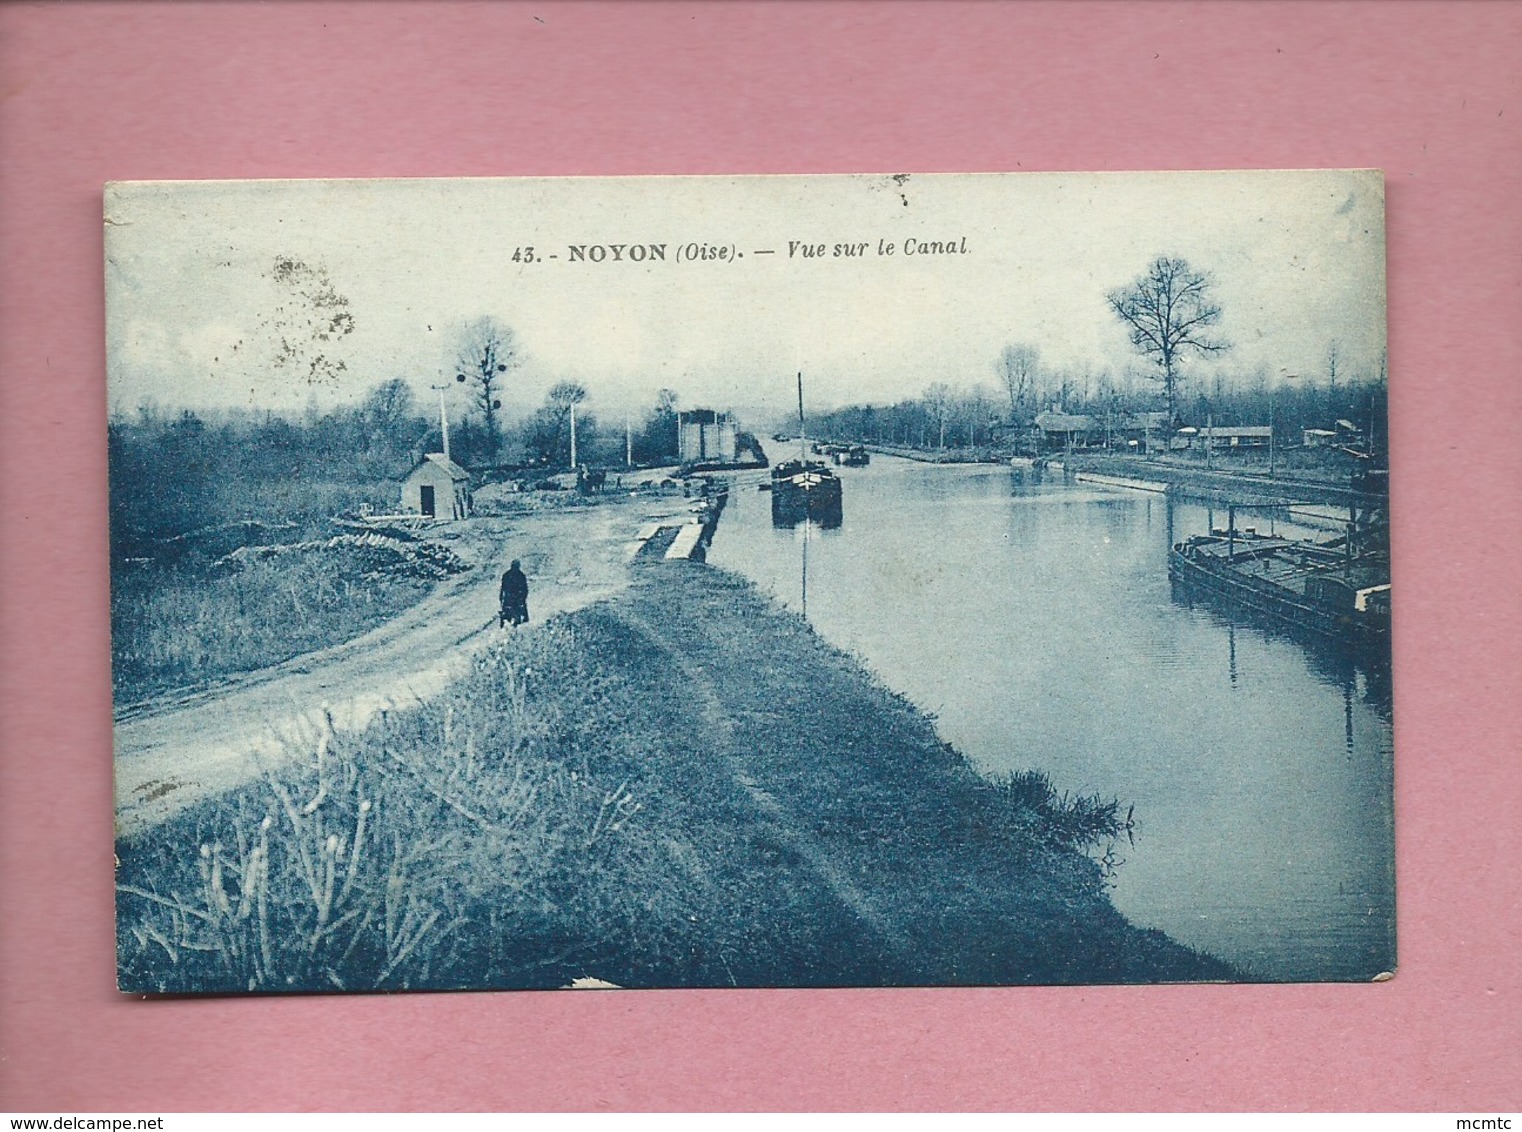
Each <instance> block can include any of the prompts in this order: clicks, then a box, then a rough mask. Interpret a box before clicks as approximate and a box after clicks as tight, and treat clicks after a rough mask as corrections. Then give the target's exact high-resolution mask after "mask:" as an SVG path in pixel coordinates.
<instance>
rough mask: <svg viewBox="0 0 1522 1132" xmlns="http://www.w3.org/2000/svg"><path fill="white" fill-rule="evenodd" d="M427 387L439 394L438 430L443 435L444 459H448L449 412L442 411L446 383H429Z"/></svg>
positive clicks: (446, 387)
mask: <svg viewBox="0 0 1522 1132" xmlns="http://www.w3.org/2000/svg"><path fill="white" fill-rule="evenodd" d="M428 388H429V389H432V390H435V391H436V392H437V393H438V395H439V432H441V433H442V434H443V436H444V459H446V460H447V459H449V414H448V413H446V412H445V411H444V390H446V389H448V388H449V386H447V385H430V386H429V387H428Z"/></svg>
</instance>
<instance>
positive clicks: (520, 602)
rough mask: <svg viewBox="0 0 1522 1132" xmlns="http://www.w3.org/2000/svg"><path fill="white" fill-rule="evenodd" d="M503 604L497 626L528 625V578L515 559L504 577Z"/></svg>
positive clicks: (501, 594) (501, 595) (501, 596)
mask: <svg viewBox="0 0 1522 1132" xmlns="http://www.w3.org/2000/svg"><path fill="white" fill-rule="evenodd" d="M499 596H500V598H501V602H502V609H501V612H499V613H498V615H497V626H498V627H499V628H500V627H501V626H503V625H507V624H513V625H525V624H527V623H528V578H527V577H525V576H524V573H523V569H522V567H520V566H519V565H518V560H517V559H516V558H514V559H513V563H512V565H511V566H509V567H508V568H507V573H505V574H503V575H502V590H501V593H500V595H499Z"/></svg>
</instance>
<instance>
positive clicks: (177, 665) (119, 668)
mask: <svg viewBox="0 0 1522 1132" xmlns="http://www.w3.org/2000/svg"><path fill="white" fill-rule="evenodd" d="M354 560H355V555H354V553H353V552H352V551H351V550H349V549H347V548H335V550H334V551H333V552H331V553H311V554H301V555H285V556H281V557H280V558H279V559H271V560H268V561H260V560H259V559H257V558H253V559H251V560H249V561H248V562H247V563H246V564H245V565H244V567H243V568H242V569H241V570H237V571H236V572H220V573H213V572H211V571H210V569H209V564H208V563H205V562H204V560H201V559H193V560H185V561H181V562H178V563H174V564H172V565H162V564H158V563H152V562H148V563H141V564H128V565H122V566H119V567H118V569H117V570H116V571H115V576H114V577H113V579H112V587H111V667H112V677H113V684H114V690H115V695H116V702H117V704H118V705H121V704H128V703H133V702H135V701H137V700H140V699H142V698H144V697H145V696H149V695H152V694H153V693H154V692H157V691H162V690H164V689H168V688H179V687H185V686H193V685H196V684H200V683H203V682H205V681H208V680H213V679H216V678H218V677H222V676H226V675H229V674H231V673H236V672H245V671H250V670H252V669H256V668H263V667H265V666H267V665H271V664H278V663H279V662H281V661H283V660H288V659H289V658H291V657H293V656H298V655H300V654H301V653H304V652H309V651H311V650H313V649H318V648H323V647H326V646H328V645H331V644H336V643H338V642H340V641H344V640H349V639H351V638H353V637H356V636H358V635H359V634H361V633H363V632H365V631H366V630H368V629H370V628H373V627H374V626H376V625H378V624H380V623H381V622H383V621H385V620H386V619H388V618H390V617H393V616H395V615H396V614H397V613H399V612H401V611H402V610H404V609H406V608H408V607H409V606H411V605H413V604H415V603H416V602H417V601H418V600H419V599H420V598H422V597H423V596H424V595H425V594H426V593H427V592H428V591H429V589H430V588H431V584H430V582H429V581H428V580H427V579H425V578H419V577H414V576H410V575H407V574H384V573H371V574H369V575H368V576H366V574H365V573H364V572H362V571H361V570H359V569H356V568H355V561H354Z"/></svg>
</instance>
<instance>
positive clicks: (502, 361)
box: [455, 315, 519, 463]
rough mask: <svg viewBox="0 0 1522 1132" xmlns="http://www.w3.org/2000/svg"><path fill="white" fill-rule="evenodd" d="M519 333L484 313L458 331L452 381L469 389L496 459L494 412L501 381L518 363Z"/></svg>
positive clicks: (498, 407) (488, 448) (499, 405)
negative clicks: (457, 353)
mask: <svg viewBox="0 0 1522 1132" xmlns="http://www.w3.org/2000/svg"><path fill="white" fill-rule="evenodd" d="M518 361H519V358H518V336H517V335H516V334H515V333H513V328H512V327H510V326H508V325H506V324H505V323H503V322H501V321H499V320H498V319H495V318H493V317H491V316H490V315H485V316H483V317H481V318H478V319H475V320H473V321H471V322H468V323H466V324H465V326H464V328H463V329H462V330H461V331H460V352H459V356H458V358H457V359H456V362H455V365H456V367H457V370H456V373H455V380H456V381H459V382H462V383H464V384H465V385H466V386H467V387H468V388H469V390H470V400H471V404H472V405H474V406H475V407H476V408H478V409H480V410H481V415H482V417H484V418H485V420H486V451H487V453H488V455H489V457H490V459H491V461H492V462H493V463H495V462H496V459H497V441H498V436H497V431H498V430H497V413H498V412H500V411H501V409H502V398H501V396H500V394H501V392H502V384H503V382H504V381H505V380H506V377H507V374H508V373H509V372H510V371H511V370H512V369H513V367H515V366H516V365H517V364H518Z"/></svg>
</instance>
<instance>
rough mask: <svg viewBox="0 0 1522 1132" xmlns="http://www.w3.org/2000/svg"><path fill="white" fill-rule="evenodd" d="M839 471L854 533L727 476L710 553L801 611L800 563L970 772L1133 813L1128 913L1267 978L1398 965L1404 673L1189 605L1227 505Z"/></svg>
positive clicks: (1040, 483) (899, 465) (1013, 482)
mask: <svg viewBox="0 0 1522 1132" xmlns="http://www.w3.org/2000/svg"><path fill="white" fill-rule="evenodd" d="M840 474H841V478H842V480H843V482H844V506H843V512H844V515H843V520H844V521H843V522H842V523H841V525H840V526H839V528H838V529H834V530H821V529H819V528H817V527H816V528H813V529H811V530H809V531H808V532H807V537H805V530H804V528H802V527H798V528H794V529H791V530H788V529H776V528H774V527H773V525H772V522H771V511H770V506H769V497H768V495H767V494H766V493H764V492H760V491H758V490H756V486H755V483H756V481H754V480H748V481H747V480H740V481H737V482H736V484H735V490H734V491H733V492H732V493H731V498H730V503H729V506H728V508H727V509H726V511H725V513H724V518H723V521H722V522H721V523H720V524H719V527H718V531H717V533H716V535H715V538H714V541H713V545H712V548H711V549H710V552H709V555H708V559H709V561H710V562H712V563H714V564H715V565H718V566H723V567H726V568H728V569H731V570H734V571H736V572H738V573H741V574H743V575H745V576H747V577H749V578H750V579H752V580H753V581H755V582H756V583H757V584H759V585H760V586H761V587H762V588H763V589H764V590H767V591H768V592H770V593H771V594H773V595H774V596H775V597H776V598H777V599H779V600H780V601H782V602H784V603H785V604H787V605H789V606H791V607H793V608H795V609H801V608H802V607H803V605H804V601H805V585H804V581H805V579H804V569H803V567H804V563H805V560H806V562H807V572H806V600H807V614H808V617H809V619H810V621H811V622H812V623H813V624H814V625H815V627H816V629H817V630H818V631H819V632H820V633H821V634H822V635H823V636H824V637H825V638H826V639H827V640H829V641H831V642H832V643H834V644H835V645H837V646H839V647H841V648H843V649H847V650H849V651H851V652H853V653H855V654H856V655H858V656H859V657H860V658H861V659H862V660H863V661H864V662H865V663H866V664H867V666H868V667H869V668H871V669H872V670H873V671H874V672H875V673H876V674H877V675H878V676H879V677H880V678H881V679H882V681H883V682H884V683H885V684H887V685H888V686H889V687H891V688H893V689H895V690H896V691H898V692H901V693H902V694H904V695H906V696H907V697H908V698H909V699H910V700H912V701H913V702H914V703H915V704H917V705H919V706H920V707H921V708H923V709H924V710H926V711H928V712H931V713H933V714H934V716H935V717H936V721H937V723H936V726H937V728H938V729H939V731H940V733H941V736H942V738H944V739H946V740H947V741H948V742H950V743H952V744H954V745H955V746H956V747H957V748H958V749H960V750H961V751H963V752H964V753H965V754H966V755H967V756H968V757H969V758H970V759H971V760H972V761H973V762H974V764H975V765H976V766H977V767H978V768H979V770H980V771H982V772H984V773H986V774H988V775H989V776H999V775H1001V774H1006V773H1008V772H1011V771H1017V770H1023V769H1028V768H1039V769H1042V770H1045V771H1046V772H1048V773H1049V774H1050V776H1051V778H1052V781H1053V782H1054V783H1055V784H1056V785H1057V787H1058V789H1059V790H1066V791H1070V792H1072V793H1075V794H1091V793H1098V794H1101V795H1103V796H1105V797H1106V798H1109V797H1115V798H1119V799H1120V801H1121V803H1122V806H1123V807H1124V806H1127V805H1132V804H1134V806H1135V820H1136V829H1135V835H1134V836H1135V843H1134V844H1131V843H1129V842H1128V841H1127V840H1126V839H1124V838H1122V840H1121V842H1120V844H1119V845H1117V846H1116V847H1115V853H1116V855H1117V856H1118V857H1119V858H1121V859H1122V861H1123V863H1122V864H1120V865H1119V867H1118V868H1117V869H1116V870H1115V873H1114V876H1113V886H1114V887H1113V892H1112V895H1113V898H1114V901H1115V903H1116V905H1117V907H1119V908H1120V910H1121V911H1122V912H1123V913H1125V915H1126V916H1127V917H1128V918H1129V919H1131V920H1132V922H1134V923H1137V924H1140V925H1143V926H1146V927H1156V928H1160V929H1162V930H1163V931H1165V932H1167V933H1168V934H1169V935H1171V936H1173V937H1174V938H1175V939H1178V940H1180V941H1182V942H1184V943H1187V944H1189V945H1191V946H1194V947H1198V948H1200V949H1203V950H1205V951H1208V952H1211V953H1212V954H1215V955H1218V956H1220V957H1222V958H1224V959H1226V960H1228V961H1229V962H1231V963H1233V964H1235V965H1236V966H1237V967H1238V968H1239V969H1240V970H1241V971H1242V972H1243V973H1244V974H1245V975H1246V976H1247V977H1249V978H1253V979H1262V980H1346V979H1367V978H1371V977H1373V976H1374V975H1375V974H1377V973H1379V972H1380V971H1383V970H1386V969H1392V968H1393V963H1394V877H1393V822H1392V815H1391V786H1392V772H1391V766H1392V761H1391V759H1392V743H1391V715H1390V701H1389V695H1390V692H1389V682H1388V676H1387V675H1381V673H1380V672H1379V671H1378V670H1375V671H1369V670H1365V669H1364V668H1363V667H1360V665H1358V664H1356V663H1354V662H1353V661H1352V660H1350V659H1346V658H1340V657H1337V656H1335V655H1328V654H1326V653H1324V652H1322V651H1319V650H1316V649H1313V648H1308V647H1306V646H1305V645H1303V644H1301V643H1299V642H1298V641H1296V640H1293V639H1289V638H1287V637H1285V636H1282V635H1279V634H1277V633H1275V632H1273V631H1270V630H1265V629H1264V628H1261V627H1258V626H1256V625H1254V624H1251V623H1248V622H1246V621H1244V620H1235V619H1233V617H1231V616H1229V615H1227V614H1224V613H1222V612H1219V611H1217V610H1214V609H1211V608H1207V607H1205V606H1203V605H1194V606H1191V605H1189V604H1187V603H1185V602H1184V601H1183V600H1182V599H1175V597H1174V596H1173V594H1172V592H1171V588H1170V584H1169V581H1168V568H1167V553H1168V548H1169V546H1170V544H1171V543H1172V542H1177V541H1180V540H1182V539H1183V538H1185V537H1187V536H1188V535H1190V534H1196V533H1202V532H1204V531H1205V530H1206V529H1208V526H1209V524H1210V523H1211V522H1212V520H1213V521H1214V522H1215V524H1216V525H1218V526H1222V525H1224V524H1225V518H1224V515H1223V514H1222V513H1221V512H1219V511H1217V512H1215V513H1214V514H1212V513H1210V512H1209V511H1208V510H1207V509H1206V508H1205V507H1204V506H1203V505H1198V506H1197V505H1194V504H1191V503H1186V502H1181V501H1172V502H1170V501H1169V499H1168V498H1167V497H1165V496H1164V495H1162V494H1160V493H1152V492H1146V491H1137V490H1131V489H1127V488H1111V487H1103V486H1096V485H1092V484H1087V483H1081V482H1073V481H1072V479H1071V477H1064V476H1063V474H1062V473H1061V472H1051V471H1048V472H1037V471H1033V470H1030V469H1019V468H1015V469H1011V468H1007V467H996V466H991V465H979V466H935V465H927V464H919V463H914V462H911V461H907V460H899V459H894V458H891V457H873V462H872V464H871V466H869V467H867V468H860V469H856V468H850V469H841V472H840ZM1330 518H1331V517H1330V516H1326V515H1318V514H1316V513H1315V512H1306V513H1303V514H1295V513H1286V512H1282V511H1281V512H1278V513H1277V514H1269V513H1266V512H1265V513H1257V514H1255V513H1254V512H1252V511H1248V510H1245V509H1240V508H1239V509H1238V511H1237V522H1238V523H1239V524H1241V525H1254V524H1256V525H1257V526H1259V527H1260V528H1261V529H1264V530H1268V529H1269V528H1270V526H1271V525H1272V526H1273V528H1274V529H1275V530H1276V532H1283V533H1289V534H1322V535H1323V536H1324V535H1325V534H1326V533H1327V526H1328V522H1329V520H1330Z"/></svg>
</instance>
